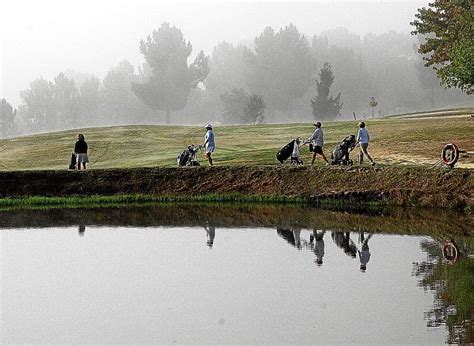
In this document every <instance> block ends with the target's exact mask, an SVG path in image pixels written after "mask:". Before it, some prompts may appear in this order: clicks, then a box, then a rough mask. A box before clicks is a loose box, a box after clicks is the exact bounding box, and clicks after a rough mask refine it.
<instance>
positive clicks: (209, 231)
mask: <svg viewBox="0 0 474 346" xmlns="http://www.w3.org/2000/svg"><path fill="white" fill-rule="evenodd" d="M204 229H205V230H206V235H207V241H206V244H207V246H208V247H209V248H210V249H211V248H212V246H213V245H214V238H215V237H216V227H214V226H212V225H208V226H204Z"/></svg>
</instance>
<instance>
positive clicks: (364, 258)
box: [357, 232, 372, 272]
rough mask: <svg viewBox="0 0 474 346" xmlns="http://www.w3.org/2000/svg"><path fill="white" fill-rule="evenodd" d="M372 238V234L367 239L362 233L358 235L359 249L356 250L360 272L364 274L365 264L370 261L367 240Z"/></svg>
mask: <svg viewBox="0 0 474 346" xmlns="http://www.w3.org/2000/svg"><path fill="white" fill-rule="evenodd" d="M370 238H372V234H369V236H368V237H367V238H365V237H364V232H361V233H360V234H359V244H361V249H360V250H359V249H358V250H357V253H358V254H359V260H360V270H361V271H362V272H365V271H366V269H367V263H369V260H370V250H369V240H370Z"/></svg>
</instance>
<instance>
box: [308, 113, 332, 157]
mask: <svg viewBox="0 0 474 346" xmlns="http://www.w3.org/2000/svg"><path fill="white" fill-rule="evenodd" d="M314 126H315V127H316V129H315V130H314V132H313V133H312V134H311V136H309V138H308V142H309V146H310V151H312V152H313V160H312V161H311V166H312V165H313V164H314V161H315V160H316V155H318V154H319V155H321V157H322V158H323V160H324V161H326V165H329V161H328V159H327V158H326V155H324V152H323V147H324V134H323V129H322V128H321V123H320V122H319V121H318V122H316V123H315V124H314Z"/></svg>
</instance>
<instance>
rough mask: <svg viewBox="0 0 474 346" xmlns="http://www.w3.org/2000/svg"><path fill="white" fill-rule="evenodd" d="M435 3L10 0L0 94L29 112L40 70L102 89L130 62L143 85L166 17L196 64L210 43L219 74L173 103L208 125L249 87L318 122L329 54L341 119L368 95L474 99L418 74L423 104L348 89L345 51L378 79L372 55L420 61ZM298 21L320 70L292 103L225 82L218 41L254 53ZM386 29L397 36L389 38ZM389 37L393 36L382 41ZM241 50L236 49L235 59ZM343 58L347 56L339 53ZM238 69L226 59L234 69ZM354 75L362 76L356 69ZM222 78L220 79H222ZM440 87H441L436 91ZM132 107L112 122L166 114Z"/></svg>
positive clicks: (0, 39) (275, 117)
mask: <svg viewBox="0 0 474 346" xmlns="http://www.w3.org/2000/svg"><path fill="white" fill-rule="evenodd" d="M427 2H428V1H364V2H360V1H347V0H346V1H334V0H333V1H313V2H299V3H293V2H254V1H246V2H238V3H236V2H215V3H209V2H192V3H191V2H181V1H178V2H176V1H174V2H160V1H152V0H136V1H130V0H128V1H124V0H119V1H97V0H96V1H90V0H85V1H81V2H77V1H59V0H58V1H53V0H43V1H34V0H29V1H27V0H24V1H21V0H20V1H8V2H6V3H3V4H2V13H1V18H0V35H1V36H0V44H1V51H0V66H1V69H0V81H1V83H0V99H1V98H5V99H6V100H7V102H8V103H10V104H11V105H12V106H13V108H18V109H19V111H20V110H21V109H22V104H23V105H24V104H25V102H24V98H22V97H21V94H20V92H21V91H26V90H28V89H29V88H31V84H30V83H31V82H33V81H35V80H37V79H40V78H43V79H44V80H46V81H48V82H51V83H53V82H54V81H55V78H57V77H58V75H60V74H61V73H63V72H64V74H65V77H66V78H69V79H72V80H74V82H75V86H76V88H77V91H78V92H79V93H80V87H81V84H82V83H84V81H85V80H88V79H89V78H91V77H92V76H96V77H97V78H98V79H99V84H100V86H99V88H100V89H102V88H103V87H104V79H105V78H106V77H107V75H108V73H109V72H110V70H111V69H117V68H119V65H121V64H122V63H123V61H124V60H126V61H127V62H128V63H130V65H131V66H132V67H133V72H132V74H133V75H136V76H137V79H136V80H134V79H132V80H131V82H132V83H133V82H136V83H139V82H142V83H144V82H145V81H146V78H147V77H149V74H148V75H147V73H146V71H145V72H144V73H143V74H142V76H141V77H140V76H139V68H140V69H142V68H143V69H145V70H146V66H145V67H143V65H144V63H145V58H144V56H143V55H142V54H141V52H140V46H139V44H140V40H142V39H145V38H146V37H147V36H148V35H150V34H151V33H152V31H153V30H158V29H159V28H160V27H161V25H162V23H163V22H167V23H169V24H170V26H171V27H173V26H176V28H177V29H179V30H180V31H181V32H182V34H183V37H184V40H186V41H189V42H190V43H191V45H192V48H193V49H192V53H191V54H190V56H189V58H188V63H189V64H192V62H193V61H194V59H195V57H196V56H197V54H198V53H199V51H201V50H203V51H204V54H205V55H207V56H209V58H210V60H209V67H210V72H209V74H208V75H207V77H209V79H210V81H208V79H207V78H204V79H203V81H202V82H201V83H199V85H198V89H192V90H190V91H189V95H188V97H187V102H185V103H186V104H185V107H184V108H181V109H180V107H174V108H173V107H171V109H169V111H170V112H171V122H173V123H199V122H202V121H206V119H207V120H208V121H215V122H222V121H223V117H222V115H221V113H223V112H225V110H223V107H224V106H225V105H222V100H223V99H222V98H221V97H219V95H222V94H225V93H226V92H227V93H229V92H231V90H232V89H234V88H235V89H242V90H244V91H245V92H247V93H248V95H251V94H258V95H261V96H263V101H264V102H265V105H266V108H265V119H266V120H265V121H267V122H276V121H285V120H291V121H296V120H309V119H311V118H313V116H312V114H311V108H310V106H311V104H310V99H311V98H312V97H314V96H315V94H316V88H315V82H314V80H315V79H316V78H318V73H319V72H320V69H321V68H322V66H323V63H324V62H328V63H329V64H330V65H331V66H332V72H333V73H334V84H333V86H332V88H331V94H334V96H336V95H337V94H338V93H339V92H341V100H342V103H343V104H344V105H343V108H342V114H341V115H342V118H344V117H347V116H348V115H350V114H352V112H366V113H367V114H368V113H370V109H369V110H365V109H364V107H362V106H361V105H362V104H364V105H365V104H367V102H368V95H369V94H370V95H371V96H374V97H375V98H376V99H377V101H379V102H378V103H379V105H380V106H379V107H381V108H380V112H378V113H377V114H379V115H387V114H388V113H395V112H398V111H400V112H407V111H418V110H421V109H422V108H440V107H445V106H456V105H466V104H471V102H472V100H471V99H470V98H467V97H466V96H464V95H462V94H461V93H460V92H456V91H455V90H449V91H444V89H443V88H440V87H439V85H438V84H439V83H437V82H435V84H434V85H433V87H431V88H430V89H431V90H430V92H429V93H427V94H426V95H424V94H423V93H422V92H421V90H422V88H421V87H420V86H419V85H416V86H415V85H413V83H415V82H416V83H418V81H415V80H414V79H413V80H407V81H406V82H405V83H406V84H408V88H409V89H411V91H412V94H413V92H414V93H415V94H417V95H419V97H420V98H425V99H426V98H427V95H428V94H429V95H431V96H430V97H431V101H426V102H424V101H423V102H420V104H418V105H417V102H416V101H414V100H413V99H411V100H407V102H406V103H404V102H403V97H402V96H397V101H396V102H395V103H398V104H396V105H395V104H391V105H390V106H389V103H390V102H389V98H390V97H389V94H390V93H388V92H385V93H381V94H380V95H377V92H378V90H377V89H378V87H377V86H376V85H375V84H374V81H372V80H371V81H370V82H368V84H367V87H366V89H370V92H369V91H367V93H368V94H367V95H366V94H361V93H360V91H357V90H354V89H353V88H352V87H353V86H354V85H357V82H356V81H354V80H353V81H352V86H351V88H352V89H349V88H348V85H349V84H348V83H347V82H346V79H345V78H346V77H347V72H348V71H349V70H350V69H349V70H348V69H346V68H343V67H342V66H343V64H344V60H345V59H346V54H349V55H353V59H355V60H360V59H362V60H361V66H365V68H366V69H367V70H370V72H371V78H372V79H373V80H377V78H378V76H377V75H376V71H372V68H373V64H377V62H376V61H374V60H371V56H372V57H373V56H374V54H376V52H377V51H378V52H379V55H381V56H382V55H383V54H391V55H392V56H393V57H395V58H400V56H404V57H405V58H404V63H406V62H411V63H412V64H414V61H415V60H416V59H417V54H416V52H415V49H414V48H413V45H414V43H416V42H417V39H416V38H415V37H413V36H410V31H411V30H412V28H411V27H410V24H409V22H410V21H412V20H413V19H414V14H415V13H416V10H417V9H418V8H420V7H422V6H427ZM290 24H293V25H294V26H295V27H296V29H297V31H298V33H300V34H301V36H303V35H304V39H305V40H306V41H307V49H308V50H309V51H310V53H311V56H312V59H314V61H313V68H312V70H311V71H309V72H308V74H309V76H308V77H309V79H310V80H311V81H312V82H311V83H310V84H308V86H306V87H305V88H306V90H305V92H303V93H300V94H298V95H294V97H293V99H291V100H289V101H288V102H290V103H291V106H288V107H283V108H282V107H278V106H276V105H274V104H273V101H272V97H273V98H276V96H275V95H273V96H272V95H267V94H266V92H265V90H266V89H265V87H264V86H259V85H258V83H257V82H253V83H251V82H248V83H247V82H236V81H235V78H234V77H232V76H224V77H225V78H227V81H225V82H224V84H225V85H226V88H228V89H222V88H221V85H220V84H219V83H222V82H223V81H222V79H219V76H218V75H216V73H215V72H214V74H213V67H216V59H215V58H216V57H215V56H214V59H213V53H214V54H216V47H217V46H218V45H219V44H221V43H222V42H227V43H229V44H230V45H231V47H232V48H231V50H234V49H240V48H239V46H245V47H246V48H248V49H249V50H250V51H253V50H254V49H255V39H256V37H259V36H260V35H262V33H263V32H264V30H265V28H266V27H271V28H272V29H273V30H274V31H275V33H278V32H279V31H280V29H284V28H286V27H288V26H289V25H290ZM383 35H389V36H385V38H384V36H383ZM324 40H327V42H326V43H325V45H326V46H325V48H324V49H325V51H324V52H323V51H322V48H321V46H320V45H319V46H317V47H316V43H317V42H324ZM384 40H386V41H387V42H383V41H384ZM370 42H373V43H374V45H375V46H374V47H372V48H371V49H373V51H371V52H370V53H369V50H368V47H369V46H370ZM381 42H383V45H382V43H381ZM333 47H338V48H339V49H346V51H340V52H339V53H337V52H334V50H333V49H332V48H333ZM386 47H390V50H389V51H388V50H387V49H386ZM374 52H375V53H374ZM217 53H218V52H217ZM234 53H235V52H234ZM234 53H232V54H231V55H232V56H234V58H235V54H234ZM369 54H370V55H371V56H369ZM338 57H340V58H341V59H342V61H336V60H337V58H338ZM220 58H222V56H220ZM341 59H340V60H341ZM257 60H258V56H257ZM348 63H350V62H348ZM397 64H398V63H397V62H396V59H395V60H394V61H393V64H392V65H391V66H388V65H387V66H385V67H384V68H385V69H392V68H393V69H394V70H396V69H401V70H406V66H402V65H397ZM407 66H408V65H407ZM232 68H233V67H227V69H229V70H230V71H231V72H232ZM427 70H428V69H427ZM235 72H236V74H239V73H240V72H241V70H239V69H238V67H237V70H236V71H235ZM394 73H395V74H396V72H394ZM407 73H408V75H410V74H412V73H410V72H407ZM253 74H254V73H253ZM224 77H222V78H224ZM351 78H352V79H354V78H356V79H357V78H359V77H358V76H352V77H351ZM380 78H382V76H380ZM383 78H387V76H383ZM208 82H209V83H211V82H213V83H214V88H213V89H212V88H211V89H212V90H210V89H209V87H208V86H207V85H206V83H208ZM216 84H219V85H217V86H216ZM369 84H370V87H369ZM400 84H402V83H400ZM389 85H390V84H389ZM356 89H357V88H356ZM203 91H207V92H211V91H212V92H213V93H214V95H213V96H212V97H211V96H209V95H202V93H203ZM433 93H436V95H435V96H433ZM429 95H428V96H429ZM359 97H360V98H363V100H362V99H361V101H360V102H358V101H357V100H356V99H357V98H359ZM433 99H436V100H438V101H439V103H438V104H434V102H433ZM142 103H143V102H142ZM383 105H385V107H383ZM137 107H138V106H137ZM132 108H133V107H132ZM168 108H169V107H168ZM133 109H134V110H136V111H137V112H138V113H139V114H138V113H137V116H135V115H133V114H130V115H129V116H109V120H110V121H108V123H160V122H164V121H165V115H164V114H165V113H166V112H165V111H164V110H163V108H158V109H157V108H156V107H155V108H154V109H153V107H151V108H150V107H149V105H148V107H145V108H143V109H140V110H137V108H136V107H135V108H133ZM108 111H110V110H108ZM19 113H20V114H17V119H16V122H17V126H16V127H17V130H18V128H20V129H21V128H25V131H26V132H28V131H29V132H32V131H33V132H34V131H37V130H45V129H49V127H46V128H40V127H38V126H36V128H35V126H30V125H31V124H30V123H31V122H30V121H29V119H28V117H29V116H30V115H27V114H26V111H25V109H23V114H21V113H22V112H21V111H20V112H19ZM101 113H103V111H102V112H101ZM145 113H146V114H145ZM46 116H47V115H46ZM95 118H96V115H91V114H89V115H84V119H88V122H89V123H90V124H92V125H102V124H105V123H107V121H105V120H104V121H101V120H98V119H95ZM94 119H95V120H94ZM34 122H36V123H37V122H38V121H36V120H35V121H33V123H34ZM53 122H54V121H53ZM231 122H232V121H231ZM234 122H239V121H238V120H235V121H234ZM56 123H57V122H56ZM44 124H46V123H44ZM87 125H88V124H86V123H84V122H81V121H78V122H69V124H66V123H64V124H59V125H58V126H59V127H62V128H67V127H70V126H87ZM45 126H46V125H45ZM25 131H23V132H25ZM20 132H21V131H20ZM0 135H1V134H0Z"/></svg>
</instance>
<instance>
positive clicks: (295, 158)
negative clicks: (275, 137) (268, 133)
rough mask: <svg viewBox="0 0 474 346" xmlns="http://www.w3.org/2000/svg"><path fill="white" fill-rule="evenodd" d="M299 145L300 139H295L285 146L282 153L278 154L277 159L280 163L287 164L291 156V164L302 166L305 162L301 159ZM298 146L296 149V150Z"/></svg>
mask: <svg viewBox="0 0 474 346" xmlns="http://www.w3.org/2000/svg"><path fill="white" fill-rule="evenodd" d="M299 144H300V139H299V138H296V139H293V140H292V141H291V142H290V143H288V144H287V145H285V146H284V147H283V148H281V149H280V151H279V152H278V153H277V154H276V158H277V160H278V161H279V162H280V163H283V162H285V161H286V160H288V158H289V157H290V156H291V164H294V165H302V164H303V160H301V159H300V155H299ZM295 146H296V148H295Z"/></svg>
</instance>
